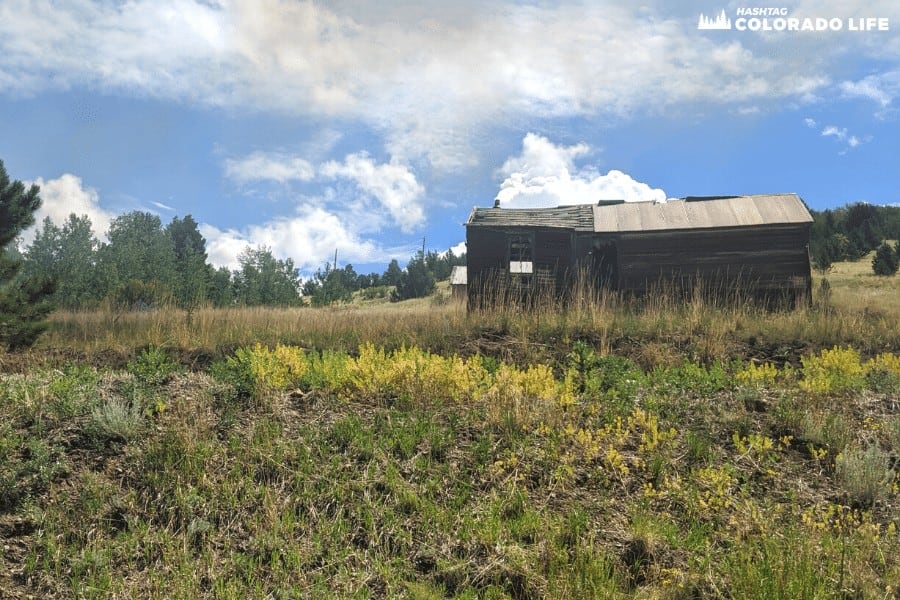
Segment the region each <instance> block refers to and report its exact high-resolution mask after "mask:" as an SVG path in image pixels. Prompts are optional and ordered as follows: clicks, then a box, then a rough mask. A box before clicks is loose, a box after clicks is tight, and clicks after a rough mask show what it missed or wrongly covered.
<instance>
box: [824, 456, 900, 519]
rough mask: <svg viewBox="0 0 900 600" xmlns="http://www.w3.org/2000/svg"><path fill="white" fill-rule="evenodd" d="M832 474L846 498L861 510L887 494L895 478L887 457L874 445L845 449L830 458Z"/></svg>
mask: <svg viewBox="0 0 900 600" xmlns="http://www.w3.org/2000/svg"><path fill="white" fill-rule="evenodd" d="M834 474H835V477H836V478H837V479H838V481H839V482H840V484H841V486H842V487H843V488H844V490H845V491H846V492H847V494H848V495H849V496H850V498H851V499H852V500H853V501H854V502H855V503H857V504H859V505H861V506H865V507H870V506H872V505H874V504H875V503H876V502H878V501H879V500H881V499H883V498H885V497H886V496H887V495H889V494H890V493H891V491H892V487H893V483H894V477H895V476H896V473H895V472H894V471H893V469H891V468H890V457H889V456H888V455H887V454H886V453H885V452H884V451H883V450H882V449H881V448H880V447H878V446H877V445H872V446H869V447H868V448H866V449H862V448H859V447H855V446H851V447H848V448H845V449H844V450H843V452H841V453H840V454H838V455H837V456H836V457H835V459H834Z"/></svg>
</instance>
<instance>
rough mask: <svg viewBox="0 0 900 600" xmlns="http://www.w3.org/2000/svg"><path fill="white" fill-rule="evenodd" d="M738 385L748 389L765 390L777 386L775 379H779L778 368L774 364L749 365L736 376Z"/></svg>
mask: <svg viewBox="0 0 900 600" xmlns="http://www.w3.org/2000/svg"><path fill="white" fill-rule="evenodd" d="M734 377H735V379H737V381H738V383H740V384H741V385H743V386H744V387H747V388H752V389H764V388H770V387H772V386H773V385H775V378H776V377H778V368H777V367H776V366H775V365H773V364H772V363H763V364H761V365H757V364H754V363H750V364H748V365H747V366H746V367H744V368H743V369H741V370H740V371H738V372H737V374H735V376H734Z"/></svg>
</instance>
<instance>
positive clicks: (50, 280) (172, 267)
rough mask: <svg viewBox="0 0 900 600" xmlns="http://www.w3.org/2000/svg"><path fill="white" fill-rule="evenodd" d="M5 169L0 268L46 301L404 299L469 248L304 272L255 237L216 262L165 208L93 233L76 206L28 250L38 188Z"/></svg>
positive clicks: (189, 303)
mask: <svg viewBox="0 0 900 600" xmlns="http://www.w3.org/2000/svg"><path fill="white" fill-rule="evenodd" d="M0 176H2V178H0V192H2V193H3V194H4V196H3V204H2V206H0V211H5V212H4V213H3V214H2V215H0V216H2V217H3V223H2V226H0V229H2V230H3V232H2V233H3V235H2V236H0V248H2V249H3V254H2V255H0V272H2V273H0V274H5V275H7V276H8V277H6V279H9V280H12V279H16V280H17V281H19V282H26V281H30V282H38V281H40V282H42V285H43V287H42V288H41V289H42V290H43V291H44V292H45V294H44V295H45V296H46V301H48V302H50V303H52V304H53V305H54V306H56V307H59V308H65V309H85V308H94V307H98V306H112V307H114V308H117V309H123V310H134V309H146V308H153V307H159V306H179V307H182V308H187V309H193V308H196V307H199V306H216V307H224V306H298V305H301V304H303V303H311V304H313V305H316V306H322V305H327V304H332V303H334V302H342V301H348V300H350V299H351V297H352V295H353V294H354V293H356V292H359V291H361V290H362V291H363V292H368V294H369V295H370V296H371V297H378V296H383V297H389V298H390V299H392V300H405V299H407V298H413V297H418V296H424V295H428V294H430V293H431V292H432V291H433V290H434V284H435V281H439V280H441V279H446V278H447V277H449V275H450V269H451V268H452V267H453V266H454V265H457V264H465V257H464V256H462V257H458V256H455V255H454V254H453V253H452V251H448V252H445V253H438V252H433V251H429V252H419V253H417V254H416V255H415V256H413V257H412V258H411V259H410V261H409V262H408V263H407V265H406V267H405V268H401V267H400V264H399V263H398V261H397V260H392V261H391V263H390V264H389V265H388V267H387V269H386V270H385V271H384V273H369V274H358V273H357V272H356V271H355V270H354V268H353V265H349V264H348V265H345V266H343V267H340V268H339V267H338V265H337V263H336V262H335V263H331V264H328V265H326V266H325V267H324V268H322V269H320V270H319V271H317V272H316V273H315V274H314V275H313V276H312V277H310V278H308V279H306V280H305V281H304V280H302V279H301V277H300V273H299V270H298V269H297V267H296V266H295V264H294V262H293V260H292V259H290V258H286V259H279V258H277V257H275V256H274V255H273V254H272V251H271V249H270V248H267V247H265V246H259V247H250V246H248V247H247V248H245V249H244V250H243V251H242V252H241V253H240V255H239V256H238V268H237V269H234V270H231V269H228V268H226V267H218V268H216V267H214V266H213V265H211V264H210V263H209V260H208V256H207V251H206V240H205V239H204V237H203V235H202V234H201V233H200V230H199V227H198V224H197V222H196V221H195V220H194V218H193V217H192V216H191V215H187V216H185V217H184V218H180V217H177V216H176V217H174V218H173V219H172V220H171V221H170V222H169V223H167V224H165V225H164V224H163V222H162V220H161V219H160V217H159V216H158V215H155V214H152V213H149V212H142V211H133V212H129V213H127V214H123V215H121V216H118V217H116V218H114V219H113V220H112V222H111V224H110V227H109V230H108V232H106V239H107V240H108V241H100V240H99V239H98V238H97V237H96V236H95V234H94V232H93V224H92V223H91V220H90V218H89V217H88V216H86V215H77V214H70V215H69V216H68V218H67V219H66V220H65V222H63V223H62V224H61V225H57V224H56V223H54V222H53V221H51V220H50V219H49V218H46V219H44V221H43V222H42V223H40V224H39V225H38V227H37V229H36V232H35V236H34V239H33V241H32V242H31V243H30V244H29V245H28V246H27V247H25V248H24V249H23V250H22V251H21V252H20V251H19V249H18V243H17V241H18V237H19V236H20V235H21V233H22V231H24V230H25V229H27V228H28V227H30V226H31V225H33V224H34V212H35V211H36V210H37V208H38V206H39V205H40V197H39V190H38V188H37V187H36V186H32V187H31V188H30V189H29V190H25V189H24V185H22V184H21V182H12V181H10V180H9V177H8V176H7V174H6V171H5V170H4V169H3V164H2V162H0ZM13 213H15V215H14V214H13ZM11 265H14V267H13V266H11ZM0 281H2V280H0ZM32 285H34V284H32Z"/></svg>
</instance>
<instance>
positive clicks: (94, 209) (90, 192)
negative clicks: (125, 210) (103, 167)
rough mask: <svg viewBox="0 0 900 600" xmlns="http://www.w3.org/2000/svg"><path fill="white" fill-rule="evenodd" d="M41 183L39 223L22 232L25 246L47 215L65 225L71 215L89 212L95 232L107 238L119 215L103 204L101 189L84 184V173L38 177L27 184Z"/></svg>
mask: <svg viewBox="0 0 900 600" xmlns="http://www.w3.org/2000/svg"><path fill="white" fill-rule="evenodd" d="M32 183H35V184H37V185H38V186H39V187H40V188H41V206H40V208H38V210H37V212H36V213H35V224H34V225H33V226H32V227H30V228H29V229H28V230H26V231H24V232H23V233H22V243H23V246H27V245H28V244H30V243H31V242H32V241H34V235H35V232H36V230H37V228H38V227H40V226H41V225H42V223H43V222H44V219H45V218H46V217H49V218H50V220H51V221H52V222H53V223H54V224H55V225H57V226H59V227H62V225H63V224H64V223H65V221H66V219H68V218H69V215H70V214H72V213H75V214H76V215H78V216H82V215H87V216H88V218H89V219H90V220H91V224H92V226H93V230H94V235H95V236H97V237H98V238H105V236H106V233H107V232H108V231H109V224H110V222H111V221H112V219H113V218H114V217H115V215H114V214H113V213H111V212H109V211H107V210H105V209H103V208H102V207H101V206H100V195H99V194H98V193H97V190H95V189H93V188H89V187H87V188H86V187H84V185H83V184H82V182H81V178H80V177H76V176H75V175H72V174H70V173H65V174H63V175H62V176H60V177H58V178H56V179H48V180H44V179H43V178H40V177H39V178H38V179H37V180H35V181H33V182H27V185H29V186H30V185H31V184H32Z"/></svg>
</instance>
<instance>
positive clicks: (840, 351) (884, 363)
mask: <svg viewBox="0 0 900 600" xmlns="http://www.w3.org/2000/svg"><path fill="white" fill-rule="evenodd" d="M801 361H802V363H803V370H802V371H803V378H802V379H801V381H800V387H801V388H803V389H804V390H806V391H809V392H819V393H825V394H828V393H840V392H854V391H859V390H862V389H866V388H872V389H875V390H880V391H888V392H889V391H893V390H895V389H897V387H898V386H900V356H897V355H895V354H892V353H890V352H885V353H883V354H879V355H878V356H876V357H875V358H873V359H872V360H869V361H866V362H862V360H861V359H860V356H859V352H857V351H856V350H854V349H853V348H838V347H837V346H835V347H834V348H832V349H830V350H822V352H821V353H820V354H819V355H818V356H807V357H804V358H802V359H801Z"/></svg>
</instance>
